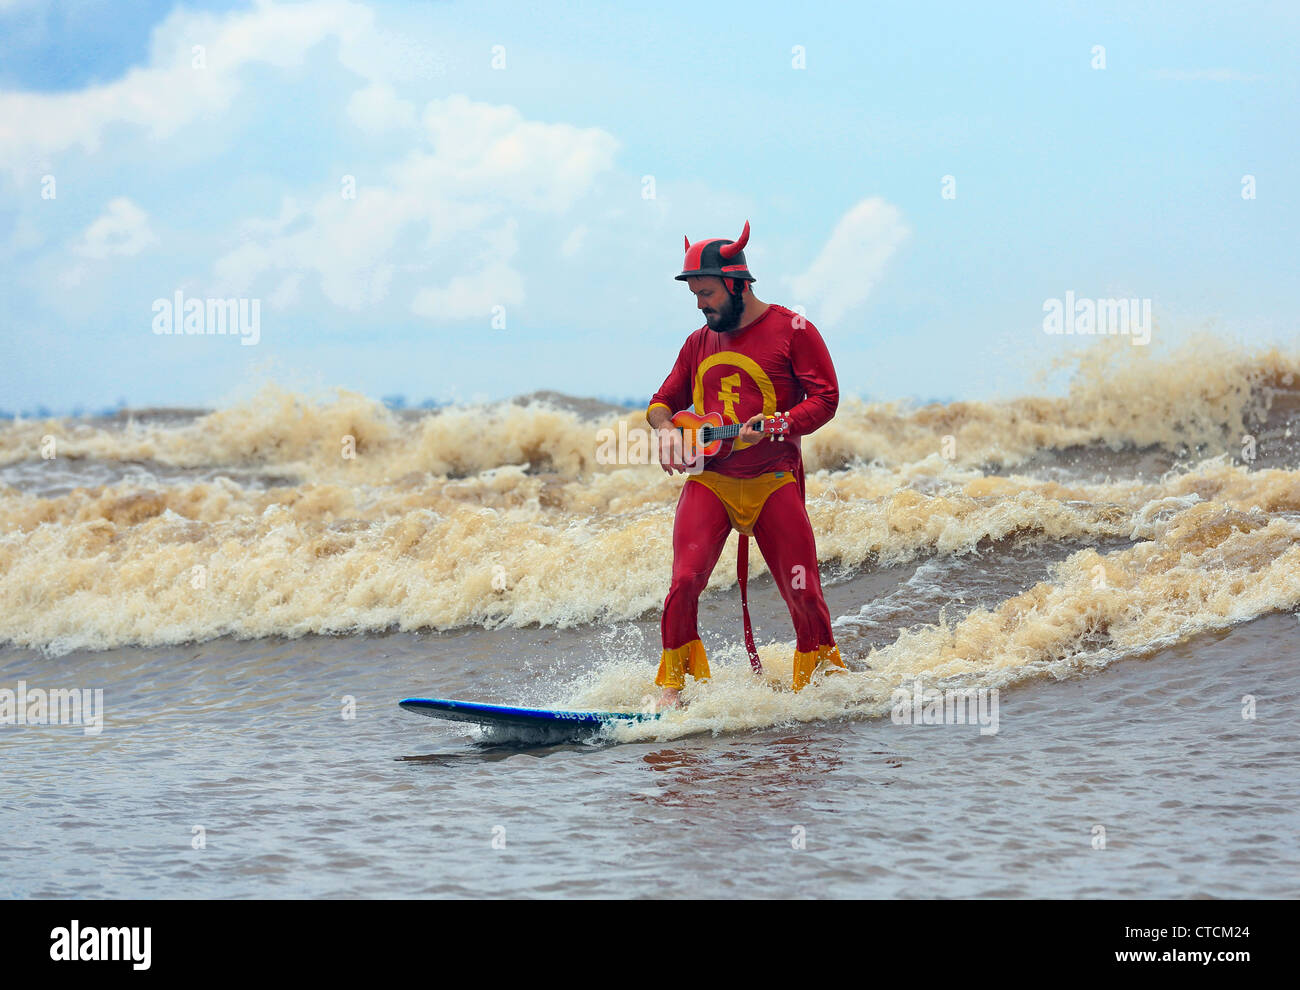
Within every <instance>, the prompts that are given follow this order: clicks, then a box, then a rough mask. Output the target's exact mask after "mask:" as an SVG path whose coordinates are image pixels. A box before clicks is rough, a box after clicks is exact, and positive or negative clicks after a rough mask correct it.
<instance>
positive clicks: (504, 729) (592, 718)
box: [398, 698, 659, 741]
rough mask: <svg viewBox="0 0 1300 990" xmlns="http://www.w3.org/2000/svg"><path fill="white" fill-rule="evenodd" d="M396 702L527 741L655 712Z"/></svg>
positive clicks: (579, 734) (569, 735) (588, 731)
mask: <svg viewBox="0 0 1300 990" xmlns="http://www.w3.org/2000/svg"><path fill="white" fill-rule="evenodd" d="M398 704H399V705H400V706H401V707H402V708H405V709H406V710H407V711H408V712H415V713H417V714H419V715H427V716H429V717H430V718H440V719H445V720H447V721H451V722H473V723H475V724H477V725H480V726H482V727H483V728H484V729H485V730H487V732H488V734H489V735H490V736H491V737H492V738H497V739H499V738H512V739H522V740H528V741H551V740H556V741H558V740H561V739H583V738H588V737H591V736H595V735H599V734H600V733H601V732H602V731H604V730H605V729H607V728H609V727H611V726H614V725H626V724H628V723H632V722H653V721H654V720H655V719H657V718H659V714H658V713H657V712H575V711H566V710H564V709H555V708H515V707H512V706H509V705H483V704H479V703H478V702H474V701H452V700H450V699H448V698H403V699H402V700H401V701H399V702H398Z"/></svg>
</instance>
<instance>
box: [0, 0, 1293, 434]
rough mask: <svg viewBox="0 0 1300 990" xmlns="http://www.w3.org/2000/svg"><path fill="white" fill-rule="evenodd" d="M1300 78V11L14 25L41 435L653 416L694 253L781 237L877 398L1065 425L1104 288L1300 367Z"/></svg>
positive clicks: (81, 15)
mask: <svg viewBox="0 0 1300 990" xmlns="http://www.w3.org/2000/svg"><path fill="white" fill-rule="evenodd" d="M1297 47H1300V6H1298V5H1296V4H1294V3H1245V4H1241V5H1232V6H1228V5H1209V4H1195V3H1181V4H1163V3H1144V2H1141V0H1127V2H1119V3H1110V2H1097V3H1088V4H1070V3H1066V4H1053V5H1043V4H1038V3H1025V4H1019V3H1014V4H1013V3H1007V4H1001V3H994V4H991V5H972V4H958V3H953V4H928V3H909V4H889V5H876V4H870V5H868V4H855V5H846V4H825V5H823V4H816V3H805V4H799V5H790V4H778V3H747V4H745V5H744V7H743V14H737V13H736V12H735V11H734V10H730V9H728V10H726V11H724V10H722V9H721V8H717V7H713V6H708V5H700V4H678V3H656V4H645V5H610V4H597V3H582V2H578V3H568V2H566V3H564V4H554V5H550V4H548V5H539V4H533V3H503V2H472V3H470V2H448V3H441V2H437V3H419V4H413V3H410V2H405V0H404V2H398V3H379V2H374V3H359V2H355V3H354V2H346V0H303V2H297V3H271V2H246V3H244V2H219V3H185V4H177V3H170V2H156V0H143V2H139V3H131V4H118V3H112V2H109V0H66V2H63V3H51V2H44V0H0V321H2V323H0V326H2V327H3V333H2V334H0V411H8V412H15V411H17V412H22V411H31V410H33V409H37V408H44V409H49V410H53V411H60V412H66V411H70V410H73V409H76V408H85V409H98V408H102V407H107V406H112V405H114V404H118V403H121V402H125V403H127V404H129V405H131V406H133V407H146V406H205V407H216V406H221V405H225V404H228V403H230V402H233V401H240V400H241V399H246V398H247V397H249V396H251V395H253V394H255V393H256V391H257V389H258V388H260V387H261V386H262V385H263V384H265V383H267V382H275V383H277V384H280V385H282V386H284V387H287V388H292V389H295V390H299V391H303V392H307V393H316V392H319V391H321V390H329V389H333V388H335V387H341V388H346V389H350V390H354V391H358V392H362V393H364V394H367V395H370V396H373V397H375V398H380V397H384V396H396V395H401V396H405V397H406V399H407V401H408V402H409V403H411V404H416V403H418V402H420V401H422V400H426V399H433V400H436V401H439V402H445V401H486V400H495V399H500V398H505V397H508V396H513V395H519V394H525V393H528V392H532V391H535V390H538V389H553V390H557V391H561V392H567V393H570V394H574V395H584V396H603V397H613V398H630V399H633V400H636V401H641V400H644V399H645V398H647V397H648V396H649V395H651V394H652V393H653V392H654V391H655V390H656V389H657V388H658V386H659V385H660V383H661V382H662V381H663V379H664V378H665V377H666V375H667V374H668V371H669V369H670V368H671V367H672V364H673V361H674V360H675V358H676V355H677V352H678V350H679V348H680V347H681V344H682V342H683V341H684V340H685V338H686V337H687V336H688V335H689V334H690V333H691V332H692V331H693V330H695V329H696V328H697V327H699V326H700V325H702V322H703V321H702V320H701V319H700V318H699V316H698V314H697V312H696V310H695V304H694V300H693V299H692V297H691V296H690V294H689V291H688V289H687V288H686V286H685V284H684V283H681V282H677V281H675V280H674V278H673V276H674V275H676V274H677V273H678V272H679V271H680V270H681V264H682V251H683V236H684V235H686V236H689V237H690V238H691V239H692V240H696V239H699V238H704V237H726V238H735V237H737V236H738V235H739V233H740V230H741V228H742V226H743V225H744V223H745V222H746V221H748V222H749V223H750V226H751V231H752V234H751V239H750V242H749V246H748V247H747V248H746V256H747V258H748V261H749V266H750V269H751V271H753V273H754V274H755V275H756V276H757V278H758V281H757V283H755V285H754V289H755V292H756V294H757V295H758V297H759V298H760V299H762V300H764V301H766V302H776V303H781V304H783V305H786V306H789V307H791V308H795V307H798V308H800V309H801V311H802V312H804V313H805V314H806V316H807V318H808V319H809V320H810V321H811V322H812V323H813V324H814V325H815V326H816V327H817V328H818V329H819V331H820V332H821V334H822V336H823V338H824V339H825V341H826V343H827V346H828V348H829V350H830V353H831V356H832V358H833V359H834V362H835V366H836V369H837V372H838V376H839V380H840V386H841V391H842V393H843V394H846V395H859V396H863V397H868V398H873V399H921V400H927V399H934V398H939V399H952V398H962V399H965V398H989V397H994V396H1007V395H1019V394H1028V393H1035V392H1037V393H1041V392H1043V391H1044V390H1045V389H1046V388H1050V387H1053V386H1052V383H1051V382H1050V381H1049V382H1048V384H1047V385H1046V386H1045V385H1044V384H1043V383H1042V382H1041V381H1038V380H1037V379H1036V378H1035V374H1036V373H1037V372H1039V371H1041V370H1042V369H1044V368H1046V367H1048V366H1050V365H1051V364H1052V362H1053V361H1055V360H1057V359H1058V358H1059V357H1060V356H1061V355H1062V354H1064V353H1065V352H1066V351H1067V350H1070V349H1079V348H1086V347H1090V346H1113V344H1114V341H1113V340H1107V339H1105V338H1087V337H1076V336H1064V335H1052V334H1048V333H1045V332H1044V329H1043V321H1044V312H1045V310H1044V307H1045V304H1046V302H1047V301H1048V300H1052V299H1063V298H1065V294H1066V293H1067V292H1071V293H1073V294H1074V296H1075V297H1081V298H1087V299H1108V298H1137V299H1149V300H1151V306H1152V311H1153V313H1154V323H1155V327H1156V329H1155V332H1154V333H1153V339H1152V342H1151V344H1150V345H1148V346H1150V347H1151V348H1152V349H1153V351H1156V350H1158V349H1159V348H1162V347H1167V346H1170V345H1172V344H1173V343H1174V342H1175V341H1176V340H1178V339H1180V338H1181V337H1183V336H1185V335H1187V334H1190V333H1194V332H1202V331H1206V330H1208V331H1210V332H1213V333H1217V334H1223V335H1229V336H1231V337H1233V338H1234V339H1240V340H1242V341H1243V342H1245V343H1246V344H1248V345H1255V344H1261V343H1263V344H1268V343H1281V344H1283V346H1295V343H1296V341H1297V340H1300V330H1298V324H1297V317H1296V307H1295V301H1296V299H1297V298H1300V291H1298V290H1300V274H1298V268H1300V266H1297V247H1296V244H1297V231H1300V203H1298V201H1297V178H1298V177H1300V137H1298V135H1300V119H1298V118H1300V111H1297V107H1298V106H1300V99H1298V97H1300V93H1298V92H1297V76H1298V69H1297V64H1298V63H1297V60H1296V59H1295V58H1294V54H1293V53H1294V51H1295V50H1296V49H1297ZM1247 188H1249V189H1250V190H1251V192H1250V194H1249V195H1243V191H1244V190H1246V189H1247ZM178 293H179V294H180V299H181V304H182V305H181V312H182V313H183V312H184V303H185V302H186V301H187V300H198V301H199V302H198V304H197V305H199V306H200V308H204V312H205V313H206V306H207V304H208V301H209V300H211V301H219V300H226V299H232V300H241V301H242V302H243V304H244V307H245V308H244V312H245V315H246V320H247V321H246V322H245V323H243V324H242V325H241V328H242V330H243V334H242V335H241V334H217V333H184V332H177V333H163V332H160V331H161V330H166V329H173V328H176V329H180V328H181V325H182V324H183V319H182V316H181V314H179V313H178V314H176V315H175V318H174V319H173V320H172V321H171V322H168V321H169V319H170V317H169V308H170V307H172V306H174V301H175V300H176V298H177V294H178ZM254 314H255V315H256V323H255V324H254V323H252V322H251V321H252V319H253V316H254ZM205 318H206V317H205ZM254 326H255V327H256V333H255V334H254V332H253V328H254ZM196 327H197V328H198V329H212V325H211V324H210V323H205V324H201V325H200V324H195V325H192V326H191V329H195V328H196ZM254 339H255V342H254ZM1121 343H1131V342H1130V341H1121ZM1055 387H1059V382H1057V383H1056V386H1055Z"/></svg>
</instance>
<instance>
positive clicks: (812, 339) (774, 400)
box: [646, 304, 840, 478]
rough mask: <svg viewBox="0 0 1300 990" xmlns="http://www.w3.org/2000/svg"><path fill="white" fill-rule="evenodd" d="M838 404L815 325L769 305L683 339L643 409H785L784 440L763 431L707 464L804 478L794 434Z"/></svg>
mask: <svg viewBox="0 0 1300 990" xmlns="http://www.w3.org/2000/svg"><path fill="white" fill-rule="evenodd" d="M839 402H840V386H839V381H838V380H837V379H836V377H835V366H834V365H833V364H832V363H831V356H830V353H829V352H828V351H827V350H826V344H825V342H824V341H823V340H822V336H821V334H820V333H818V332H817V328H816V327H815V326H813V325H812V324H811V323H810V322H808V320H807V318H802V317H800V316H799V315H798V314H797V313H795V312H793V311H791V310H789V309H786V308H785V307H784V306H777V305H775V304H772V305H769V306H768V307H767V311H766V312H765V313H764V314H763V315H762V316H760V317H759V318H758V319H757V320H755V321H754V322H753V323H751V324H749V325H748V326H747V327H743V328H742V329H740V330H737V331H733V332H731V333H721V334H720V333H715V332H714V331H712V330H710V329H709V328H708V326H707V325H706V326H702V327H700V329H698V330H696V331H695V332H694V333H693V334H691V335H690V336H689V337H687V338H686V343H685V344H683V345H682V350H681V353H680V354H678V355H677V363H676V364H674V365H673V370H672V371H671V372H670V373H669V375H668V377H667V378H666V379H664V383H663V386H662V387H661V388H660V389H659V391H658V392H656V393H655V394H654V397H653V398H651V400H650V405H649V406H648V407H647V408H646V412H647V413H649V411H650V410H651V409H653V408H654V407H655V406H663V407H664V408H666V409H667V410H668V411H669V412H670V413H675V412H677V411H679V410H681V409H686V408H688V407H691V406H693V407H694V409H695V412H696V414H697V415H701V416H702V415H705V414H706V413H711V412H720V413H722V419H723V421H724V422H727V423H743V422H745V421H746V420H748V419H749V418H750V417H751V416H754V415H756V414H757V413H762V414H763V415H764V416H771V415H772V414H773V413H775V412H778V411H780V412H785V413H787V418H788V419H789V421H790V436H789V437H787V438H786V439H785V440H784V441H783V442H778V441H775V440H769V439H768V438H766V437H764V438H763V439H762V440H759V441H758V442H757V443H754V444H752V445H750V446H748V447H744V448H742V447H741V445H740V443H739V442H737V443H736V444H735V445H734V447H733V451H732V453H731V455H730V456H729V457H726V458H723V459H721V460H712V461H709V463H708V465H707V467H708V470H710V471H716V472H717V473H718V474H725V475H727V476H728V477H732V478H755V477H757V476H758V475H760V474H766V473H768V472H770V471H787V470H788V471H795V472H797V473H798V474H799V475H800V476H801V477H802V473H803V472H802V467H803V456H802V452H801V449H800V444H799V438H800V437H801V436H803V435H804V434H808V433H812V432H813V431H814V430H816V429H817V428H818V427H820V426H822V425H823V424H825V423H827V422H829V421H830V419H831V417H832V416H834V415H835V409H836V407H837V406H838V405H839Z"/></svg>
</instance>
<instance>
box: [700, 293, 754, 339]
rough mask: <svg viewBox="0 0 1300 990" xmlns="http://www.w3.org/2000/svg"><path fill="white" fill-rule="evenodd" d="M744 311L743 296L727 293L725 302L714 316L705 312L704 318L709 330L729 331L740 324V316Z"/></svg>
mask: <svg viewBox="0 0 1300 990" xmlns="http://www.w3.org/2000/svg"><path fill="white" fill-rule="evenodd" d="M744 312H745V297H744V296H733V295H730V294H728V296H727V304H726V305H725V306H723V307H722V309H721V310H720V311H719V312H718V314H717V315H716V316H714V315H710V314H707V313H706V314H705V316H704V319H705V321H706V322H707V323H708V324H709V329H710V330H715V331H717V332H718V333H731V331H732V330H735V329H736V327H738V326H740V316H741V314H742V313H744Z"/></svg>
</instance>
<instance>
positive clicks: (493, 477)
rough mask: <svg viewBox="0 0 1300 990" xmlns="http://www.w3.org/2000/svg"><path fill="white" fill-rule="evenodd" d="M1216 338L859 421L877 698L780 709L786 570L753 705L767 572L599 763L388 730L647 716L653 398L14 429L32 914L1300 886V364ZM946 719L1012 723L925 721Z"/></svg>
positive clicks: (304, 405) (1299, 891)
mask: <svg viewBox="0 0 1300 990" xmlns="http://www.w3.org/2000/svg"><path fill="white" fill-rule="evenodd" d="M1189 346H1191V349H1190V350H1188V351H1185V352H1183V353H1181V354H1175V355H1173V356H1171V357H1167V358H1165V359H1163V360H1162V361H1157V360H1156V359H1154V358H1149V357H1147V356H1145V355H1139V356H1134V355H1132V354H1131V353H1124V354H1121V353H1119V352H1118V351H1117V352H1115V354H1113V355H1110V356H1106V357H1097V358H1093V359H1089V360H1085V361H1081V362H1080V364H1079V366H1078V368H1077V369H1076V370H1075V373H1074V378H1073V381H1072V383H1071V385H1070V386H1069V394H1068V395H1066V396H1065V397H1062V398H1051V397H1031V398H1022V399H1008V400H1002V401H990V402H955V403H948V404H944V405H929V406H919V407H918V406H908V405H906V404H903V403H881V402H862V401H854V400H848V401H846V402H844V403H843V404H842V405H841V407H840V411H839V414H838V415H837V417H836V419H835V420H834V421H832V423H831V424H829V425H828V426H827V427H825V428H824V429H823V430H821V431H819V432H818V433H817V434H815V435H813V436H811V437H808V438H805V440H804V446H803V449H804V458H805V464H806V466H807V470H808V510H809V515H810V517H811V518H812V521H813V526H814V529H815V531H816V534H817V541H818V550H819V556H820V559H821V567H822V576H823V583H824V585H825V587H826V596H827V603H828V605H829V607H830V611H831V615H832V617H833V618H834V620H835V628H836V638H837V641H838V643H839V644H840V648H841V651H842V653H843V655H844V657H845V659H846V660H847V662H848V664H849V666H850V668H851V672H850V673H849V674H847V675H841V676H839V677H835V678H829V679H826V680H825V681H824V682H820V681H819V682H816V683H814V685H813V686H811V687H810V688H808V689H806V690H805V691H803V692H800V693H799V694H797V695H796V694H793V693H791V692H790V691H789V690H787V689H786V685H788V683H789V679H790V667H791V657H792V652H793V633H792V630H791V627H790V621H789V616H788V614H787V613H786V611H785V606H784V604H783V603H782V602H781V601H780V599H779V597H778V596H777V594H776V591H775V588H774V586H773V584H772V582H771V579H770V576H768V575H767V573H766V571H765V570H764V567H763V564H762V559H761V556H759V555H758V554H757V553H756V552H755V553H753V554H752V556H751V574H752V575H753V576H752V578H751V611H752V613H753V616H754V621H755V633H756V637H757V639H758V641H759V644H760V654H761V656H762V658H763V661H764V666H765V675H764V676H763V677H762V678H756V677H754V676H753V675H751V674H750V673H749V666H748V663H747V660H746V658H745V653H744V649H743V646H741V645H740V619H739V607H738V599H737V591H736V586H735V567H734V543H733V546H732V547H731V548H729V549H728V550H727V551H724V554H723V557H722V560H721V562H720V564H719V566H718V567H717V569H716V571H715V573H714V576H713V579H712V581H711V583H710V587H709V590H708V591H707V592H706V594H705V597H704V598H703V599H702V601H701V608H700V622H701V633H702V636H703V638H704V641H705V644H706V646H707V647H708V649H709V651H710V660H711V662H712V663H713V666H714V673H715V677H714V679H713V680H712V681H710V682H708V683H707V684H703V685H695V684H691V685H690V686H689V687H688V690H687V692H686V699H687V701H688V702H689V703H688V705H687V707H686V708H685V709H684V710H682V711H679V712H673V713H670V714H668V715H666V716H665V717H664V718H663V719H661V720H660V721H658V722H653V723H644V724H641V725H637V726H631V727H624V728H621V729H618V730H616V731H615V732H613V733H611V734H610V735H609V736H608V737H604V738H601V739H598V740H595V741H592V742H589V743H575V744H550V745H527V744H525V743H524V742H522V741H514V742H502V741H499V740H494V739H492V738H488V737H485V736H482V735H481V734H479V733H478V731H477V730H475V729H472V728H470V727H466V726H462V725H457V724H449V723H439V722H434V721H431V720H428V719H424V718H421V717H419V716H417V715H413V714H411V713H408V712H405V711H402V710H400V709H399V708H398V707H397V705H396V702H397V701H398V700H399V699H400V698H403V697H407V696H411V695H423V696H433V697H451V698H463V699H469V700H476V701H487V702H499V703H505V704H519V705H538V706H557V707H567V708H601V709H617V710H635V709H638V708H640V707H641V706H642V704H643V699H644V698H645V697H646V695H647V694H648V693H650V692H651V691H652V690H653V685H652V678H653V676H654V670H655V664H656V661H657V659H658V653H659V648H660V646H659V628H658V619H659V611H658V610H659V607H660V605H661V604H662V600H663V595H664V593H665V592H666V590H667V578H668V571H669V564H670V559H671V546H670V538H671V523H672V512H673V508H674V504H675V501H676V495H677V492H678V490H679V489H680V485H681V484H682V480H681V478H680V476H678V477H676V478H669V477H668V476H666V475H665V474H664V473H663V472H662V471H660V470H659V469H658V468H657V467H655V466H653V465H646V464H638V463H621V464H620V463H613V464H611V463H605V460H606V459H605V458H602V456H601V455H600V453H599V450H600V445H601V443H602V438H608V437H609V436H610V435H617V434H618V430H619V426H620V423H621V424H623V429H624V431H625V432H634V431H635V430H636V429H637V428H638V427H640V426H641V425H643V416H642V413H641V412H640V411H637V410H624V409H618V408H615V407H612V406H607V405H605V404H602V403H598V402H593V401H589V400H578V399H570V398H566V397H549V398H547V399H545V400H542V399H535V400H533V401H518V402H512V403H502V404H498V405H493V406H488V407H478V408H470V407H449V408H444V409H440V410H433V411H426V412H403V413H397V412H392V411H389V410H386V409H384V408H383V406H382V405H380V404H378V403H376V402H374V401H372V400H369V399H367V398H365V397H363V396H358V395H355V394H351V393H339V394H338V395H336V396H334V397H332V398H328V399H312V398H309V397H306V396H302V395H296V394H292V393H286V392H284V391H281V390H278V389H274V388H270V389H268V390H267V391H265V392H264V393H263V394H262V395H261V396H260V397H259V398H258V399H257V400H255V401H253V402H250V403H248V404H246V405H242V406H233V407H230V408H226V409H219V410H216V411H214V412H210V413H204V412H201V411H189V412H186V411H139V412H137V413H135V414H132V415H129V416H122V417H117V418H111V419H79V420H73V419H51V420H40V421H21V422H11V423H8V424H0V761H2V762H3V773H2V774H0V794H2V795H3V800H0V837H2V838H0V894H3V895H5V896H9V897H205V898H206V897H300V896H322V897H366V898H368V897H392V896H438V897H448V896H494V897H495V896H526V897H563V896H601V897H604V896H615V897H640V896H691V895H700V896H732V897H766V896H774V897H821V896H830V897H846V896H867V897H873V896H878V897H912V898H929V897H1000V896H1005V897H1101V896H1120V897H1206V896H1209V897H1295V896H1297V895H1300V838H1298V837H1300V811H1297V808H1298V807H1300V800H1297V799H1298V798H1300V793H1298V792H1300V781H1298V779H1297V778H1298V775H1297V773H1296V766H1297V760H1298V758H1300V728H1298V727H1297V724H1296V720H1295V718H1294V716H1295V712H1296V709H1297V701H1300V670H1298V669H1297V644H1298V643H1300V621H1297V618H1298V610H1300V416H1298V415H1297V413H1298V411H1300V356H1297V355H1294V354H1283V353H1279V352H1277V351H1269V352H1261V353H1246V352H1242V351H1237V350H1232V349H1229V348H1217V349H1216V347H1215V346H1213V345H1211V344H1208V343H1204V342H1202V343H1200V344H1196V345H1189ZM1133 350H1136V349H1130V351H1133ZM485 425H489V426H491V427H493V429H492V430H490V431H486V432H485V431H484V426H485ZM602 431H604V432H602ZM469 436H474V437H476V439H475V440H474V441H473V442H467V440H466V438H467V437H469ZM345 438H346V439H345ZM341 441H342V442H341ZM349 443H350V447H349ZM348 449H351V450H352V452H353V456H347V455H345V454H343V453H341V451H343V450H348ZM733 540H734V538H733ZM912 686H919V687H922V688H930V689H931V690H935V689H937V690H949V689H970V690H971V691H972V692H975V693H978V694H979V695H980V697H981V699H982V700H983V701H987V702H988V703H989V704H988V706H987V707H986V708H982V709H981V712H983V714H984V715H986V716H991V717H990V718H986V719H985V720H984V721H983V722H982V723H980V724H969V723H968V724H927V723H925V722H924V720H922V724H914V723H912V724H908V723H909V722H912V720H910V719H904V718H903V717H902V715H904V714H906V712H907V711H908V710H911V711H915V712H917V713H918V714H919V711H920V709H919V707H918V708H916V709H909V708H908V707H907V706H900V704H899V702H898V692H899V691H900V690H906V689H909V688H910V687H912ZM33 690H36V691H68V690H72V691H90V692H92V694H93V692H95V691H102V696H100V697H102V709H96V710H97V711H101V712H102V725H98V724H41V721H42V720H41V718H40V712H39V711H38V710H37V711H35V717H32V718H28V717H26V716H27V715H28V714H29V713H28V712H24V713H23V716H22V717H19V716H18V715H17V714H16V713H17V708H16V705H17V702H16V700H15V699H17V698H18V696H19V693H20V691H24V692H27V693H28V694H27V697H30V696H31V695H30V692H31V691H33ZM6 693H7V694H6ZM6 697H8V698H9V699H10V701H9V702H8V707H7V708H6ZM90 710H91V709H89V708H87V709H86V712H89V711H90ZM6 713H7V714H6ZM83 714H84V713H83ZM87 721H88V720H87V719H86V718H83V719H82V722H83V723H87Z"/></svg>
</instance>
